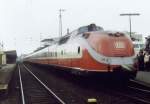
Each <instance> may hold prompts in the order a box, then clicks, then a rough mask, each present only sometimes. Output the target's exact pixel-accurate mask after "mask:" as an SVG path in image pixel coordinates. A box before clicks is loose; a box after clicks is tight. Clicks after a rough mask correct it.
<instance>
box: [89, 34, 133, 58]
mask: <svg viewBox="0 0 150 104" xmlns="http://www.w3.org/2000/svg"><path fill="white" fill-rule="evenodd" d="M88 41H89V43H90V45H91V46H92V47H93V48H94V49H95V50H96V51H97V52H98V53H100V54H102V55H104V56H109V57H128V56H133V55H134V50H133V44H132V42H131V40H130V39H128V38H127V37H124V36H118V35H116V36H111V35H109V34H95V35H90V37H89V38H88Z"/></svg>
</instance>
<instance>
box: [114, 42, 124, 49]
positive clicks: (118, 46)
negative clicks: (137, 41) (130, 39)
mask: <svg viewBox="0 0 150 104" xmlns="http://www.w3.org/2000/svg"><path fill="white" fill-rule="evenodd" d="M115 48H125V44H124V42H121V41H116V42H115Z"/></svg>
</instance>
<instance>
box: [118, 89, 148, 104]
mask: <svg viewBox="0 0 150 104" xmlns="http://www.w3.org/2000/svg"><path fill="white" fill-rule="evenodd" d="M116 93H117V94H118V95H121V96H125V97H128V98H129V99H133V100H136V101H139V102H142V103H143V104H150V101H146V100H144V99H141V98H139V97H134V96H130V95H127V94H123V93H120V92H116Z"/></svg>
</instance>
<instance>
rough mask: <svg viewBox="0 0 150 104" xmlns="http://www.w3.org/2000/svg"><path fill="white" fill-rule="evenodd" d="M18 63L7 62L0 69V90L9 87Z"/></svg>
mask: <svg viewBox="0 0 150 104" xmlns="http://www.w3.org/2000/svg"><path fill="white" fill-rule="evenodd" d="M15 67H16V64H7V65H5V66H3V67H2V68H1V69H0V90H4V89H7V87H8V84H9V81H10V80H11V76H12V74H13V71H14V69H15Z"/></svg>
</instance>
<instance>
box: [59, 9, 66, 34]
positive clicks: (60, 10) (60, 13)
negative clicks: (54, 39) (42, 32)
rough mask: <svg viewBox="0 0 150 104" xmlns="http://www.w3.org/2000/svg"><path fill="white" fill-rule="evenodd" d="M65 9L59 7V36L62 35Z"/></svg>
mask: <svg viewBox="0 0 150 104" xmlns="http://www.w3.org/2000/svg"><path fill="white" fill-rule="evenodd" d="M64 11H65V10H64V9H59V36H60V37H62V12H64Z"/></svg>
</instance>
